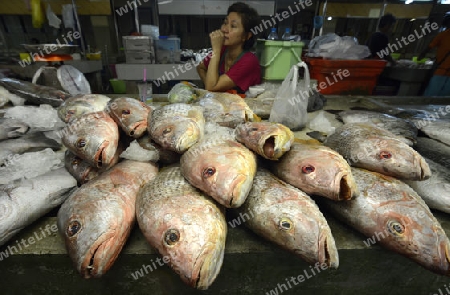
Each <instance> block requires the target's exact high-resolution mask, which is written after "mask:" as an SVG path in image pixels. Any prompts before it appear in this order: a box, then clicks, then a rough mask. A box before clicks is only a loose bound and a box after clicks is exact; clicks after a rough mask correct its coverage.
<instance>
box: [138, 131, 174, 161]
mask: <svg viewBox="0 0 450 295" xmlns="http://www.w3.org/2000/svg"><path fill="white" fill-rule="evenodd" d="M137 143H138V144H139V146H140V147H141V148H143V149H145V150H147V151H149V152H154V153H157V155H156V157H155V158H157V160H156V159H155V161H157V162H159V163H162V164H166V165H167V164H173V163H177V162H179V161H180V158H181V155H180V154H179V153H177V152H174V151H171V150H168V149H165V148H163V147H162V146H160V145H159V144H157V143H156V142H154V141H153V140H152V139H151V137H150V136H149V135H148V134H146V135H144V136H142V137H140V138H139V139H138V140H137Z"/></svg>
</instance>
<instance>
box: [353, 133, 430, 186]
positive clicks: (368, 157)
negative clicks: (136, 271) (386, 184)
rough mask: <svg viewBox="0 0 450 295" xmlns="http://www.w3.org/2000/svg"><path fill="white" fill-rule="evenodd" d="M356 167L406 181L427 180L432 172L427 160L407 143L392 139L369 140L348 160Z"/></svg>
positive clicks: (359, 145)
mask: <svg viewBox="0 0 450 295" xmlns="http://www.w3.org/2000/svg"><path fill="white" fill-rule="evenodd" d="M348 160H349V162H350V164H351V165H352V166H355V167H362V168H365V169H367V170H370V171H375V172H379V173H382V174H385V175H389V176H393V177H396V178H399V179H405V180H425V179H428V178H429V177H430V176H431V170H430V167H429V166H428V164H427V162H426V161H425V159H424V158H423V157H422V156H421V155H420V154H419V153H418V152H416V151H415V150H414V149H412V148H411V147H409V146H408V145H407V144H406V143H404V142H402V141H400V140H396V139H391V138H367V139H366V140H364V141H363V142H361V143H360V144H358V147H355V149H354V153H353V154H352V155H351V156H350V158H349V159H348Z"/></svg>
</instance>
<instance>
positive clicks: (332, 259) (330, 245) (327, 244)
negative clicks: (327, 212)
mask: <svg viewBox="0 0 450 295" xmlns="http://www.w3.org/2000/svg"><path fill="white" fill-rule="evenodd" d="M318 260H319V261H318V262H319V263H320V264H321V265H322V264H326V265H327V266H328V267H330V268H334V269H337V268H338V267H339V254H338V251H337V248H336V244H335V241H334V238H333V236H331V235H330V234H328V233H322V234H321V235H320V238H319V257H318Z"/></svg>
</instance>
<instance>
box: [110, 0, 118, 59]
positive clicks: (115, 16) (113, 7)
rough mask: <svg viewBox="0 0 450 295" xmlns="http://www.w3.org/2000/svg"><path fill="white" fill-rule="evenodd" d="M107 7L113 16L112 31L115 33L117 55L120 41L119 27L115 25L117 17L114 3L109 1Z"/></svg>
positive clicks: (111, 0)
mask: <svg viewBox="0 0 450 295" xmlns="http://www.w3.org/2000/svg"><path fill="white" fill-rule="evenodd" d="M109 5H110V6H111V13H112V15H113V21H114V30H115V33H116V43H117V53H120V44H121V43H120V39H119V26H118V24H117V15H116V13H115V12H116V10H115V9H116V5H115V3H114V0H110V1H109Z"/></svg>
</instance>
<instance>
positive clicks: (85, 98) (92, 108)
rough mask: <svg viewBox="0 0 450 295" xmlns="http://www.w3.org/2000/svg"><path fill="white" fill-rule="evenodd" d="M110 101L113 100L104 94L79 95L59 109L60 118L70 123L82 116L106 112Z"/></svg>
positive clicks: (71, 98)
mask: <svg viewBox="0 0 450 295" xmlns="http://www.w3.org/2000/svg"><path fill="white" fill-rule="evenodd" d="M110 100H111V98H109V97H108V96H106V95H102V94H77V95H75V96H72V97H70V98H68V99H66V100H64V102H63V103H62V104H61V105H60V106H59V107H58V110H57V111H58V117H59V118H60V119H61V120H62V121H64V122H65V123H68V122H69V121H70V120H72V119H74V118H78V117H80V116H81V115H84V114H88V113H95V112H101V111H103V110H105V108H106V106H107V104H108V102H109V101H110Z"/></svg>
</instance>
